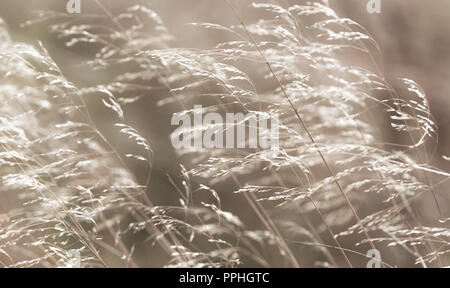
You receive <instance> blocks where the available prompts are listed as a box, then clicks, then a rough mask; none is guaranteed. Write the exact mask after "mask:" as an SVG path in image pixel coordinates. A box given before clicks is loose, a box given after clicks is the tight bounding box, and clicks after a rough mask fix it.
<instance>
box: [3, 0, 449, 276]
mask: <svg viewBox="0 0 450 288" xmlns="http://www.w3.org/2000/svg"><path fill="white" fill-rule="evenodd" d="M95 2H96V3H97V4H98V7H99V11H101V15H97V16H93V15H90V14H89V15H88V14H86V15H83V14H80V15H75V16H73V15H67V14H63V13H61V14H60V13H56V12H49V11H47V12H40V14H39V19H38V20H30V21H29V22H28V23H26V25H36V24H37V23H38V22H39V23H42V22H44V24H45V25H48V27H49V28H50V31H51V33H55V34H56V35H58V37H60V38H61V39H63V40H64V41H65V42H66V44H67V46H68V47H77V45H92V46H93V47H94V48H95V53H94V54H93V57H92V59H91V60H89V61H88V63H86V64H87V65H88V66H89V67H90V68H91V69H93V70H96V71H108V72H109V75H111V76H110V79H108V81H105V83H99V84H98V85H95V86H94V87H77V86H76V85H75V84H73V83H71V82H70V81H69V79H66V77H65V76H64V75H63V73H62V72H61V70H60V69H59V67H58V65H57V64H56V63H55V62H54V61H53V60H52V58H51V57H50V55H49V54H48V52H47V51H46V50H45V49H44V48H43V45H41V46H39V47H31V46H29V45H25V44H18V43H14V42H13V41H12V40H11V38H10V37H9V36H8V34H7V32H6V29H4V28H2V29H1V30H0V37H1V38H0V40H1V45H0V48H1V49H0V79H1V80H0V97H1V101H2V103H4V104H3V105H2V106H1V108H0V144H1V148H0V149H1V150H0V172H1V173H0V176H1V182H0V189H1V190H0V191H1V192H0V193H1V194H0V199H1V206H0V209H1V210H0V213H1V214H0V261H1V262H0V265H2V266H5V267H61V266H63V267H64V266H66V267H70V266H73V265H74V261H77V260H78V258H76V257H75V258H74V257H73V255H74V254H73V253H74V251H75V252H76V253H79V254H80V256H81V257H80V259H81V266H83V267H97V266H102V267H115V266H126V267H139V266H147V265H150V266H151V264H148V262H146V261H144V260H143V259H141V258H139V257H137V256H136V253H135V251H136V249H138V250H139V251H146V253H147V252H148V251H150V252H152V253H155V254H154V255H159V254H160V253H163V254H165V255H166V257H167V261H166V263H165V264H164V266H166V267H242V266H263V267H275V266H280V267H307V266H325V267H358V266H365V263H366V262H367V261H368V259H367V257H366V252H367V250H369V249H378V250H380V251H381V255H382V265H383V266H384V267H395V266H401V265H402V264H403V263H404V262H401V261H400V262H399V263H396V262H395V257H386V258H385V257H384V255H386V254H390V253H393V255H401V256H402V257H404V258H412V259H414V262H415V263H416V264H417V265H421V266H422V267H428V266H446V265H448V263H447V262H448V255H447V254H448V252H449V251H450V248H449V247H448V246H449V245H450V240H449V237H450V236H449V230H448V228H446V220H447V219H445V217H446V216H445V215H446V214H445V210H443V208H442V207H441V206H443V205H441V202H442V201H445V199H446V198H445V197H443V196H442V195H439V194H438V193H437V192H436V188H439V186H440V185H444V184H445V183H446V181H447V180H448V178H449V176H450V175H449V174H448V173H447V172H445V171H442V170H440V169H438V168H436V167H433V166H432V157H433V156H434V153H435V151H434V150H435V146H436V144H437V141H438V131H437V125H436V123H435V121H434V119H433V117H432V115H431V111H430V107H429V104H428V100H427V96H426V94H425V91H423V90H422V89H421V88H420V86H419V85H418V84H417V83H416V82H414V81H413V80H410V79H402V80H401V81H400V82H401V83H402V85H403V87H404V88H403V89H400V91H399V89H397V90H396V89H394V88H393V86H392V85H391V84H389V83H388V82H387V80H386V79H385V76H384V75H383V69H382V56H381V52H380V49H379V47H378V44H377V43H376V41H375V39H373V37H372V36H371V35H370V34H369V32H368V31H366V30H365V29H364V28H363V27H361V26H360V25H359V24H357V23H355V22H354V21H352V20H351V19H347V18H341V17H339V16H338V15H337V14H336V13H335V11H334V10H333V9H332V8H330V6H329V5H328V3H327V1H314V2H313V3H309V4H308V3H305V4H302V5H293V6H289V7H288V6H286V5H281V4H274V2H275V1H271V2H264V3H254V4H253V5H252V7H251V8H250V10H251V11H260V13H259V14H258V15H262V16H261V18H260V19H259V20H258V21H257V22H255V23H253V22H248V23H247V21H246V19H245V18H244V17H243V16H242V15H241V14H240V12H239V11H240V10H239V9H237V8H238V7H237V4H236V3H234V2H233V3H232V2H227V4H228V7H229V9H231V11H233V14H234V15H235V22H236V24H235V25H232V26H227V27H225V26H222V25H219V24H217V23H193V24H192V25H191V26H194V27H193V29H210V30H213V31H217V30H220V31H221V32H224V33H228V34H229V39H230V40H227V41H226V42H221V43H218V44H217V45H216V46H215V47H210V48H208V49H189V48H179V47H178V48H173V47H171V43H172V42H171V41H172V40H173V36H171V35H170V32H169V31H168V29H167V28H166V26H165V25H164V21H163V20H162V19H161V18H160V17H159V16H158V14H157V13H156V12H154V11H153V10H151V9H150V8H149V7H146V6H141V5H136V6H131V7H130V8H128V9H126V11H122V12H121V13H119V14H113V13H112V12H111V11H109V9H108V8H107V6H105V5H104V4H103V3H102V2H101V1H95ZM380 62H381V63H380ZM397 86H398V85H397ZM161 87H162V89H163V90H164V91H166V95H165V97H164V98H163V99H161V100H160V101H159V102H158V106H157V107H153V109H166V110H164V111H167V113H184V114H188V115H191V114H192V113H193V107H194V105H195V104H197V103H201V104H202V105H203V106H204V107H205V111H208V112H217V113H221V114H224V113H227V112H235V113H236V112H242V113H247V112H254V113H257V114H258V115H261V117H266V118H270V115H274V114H278V115H280V145H279V147H277V148H276V149H269V150H262V149H204V148H198V147H197V148H192V149H185V150H179V151H177V153H178V157H179V159H180V162H181V163H183V165H181V167H180V173H179V175H177V177H169V178H168V180H167V185H168V186H167V187H169V188H168V190H169V191H163V192H164V193H166V192H169V193H172V194H173V195H177V196H176V197H177V198H178V199H179V201H178V203H176V204H175V203H174V204H173V205H172V204H171V205H155V204H154V203H153V201H152V199H151V197H150V196H149V195H150V194H149V192H150V184H151V181H152V169H153V165H152V161H153V158H154V154H155V153H158V151H154V150H152V147H151V144H150V143H149V142H148V140H146V139H145V138H144V137H143V136H141V134H140V133H139V132H138V131H137V130H136V129H135V128H133V127H131V126H130V125H129V124H127V114H126V109H125V108H126V107H127V106H128V105H133V104H135V103H139V101H145V98H146V97H150V96H151V94H152V93H153V91H154V89H161ZM93 98H95V99H100V101H101V103H103V105H104V106H105V107H106V108H108V109H110V110H111V113H110V114H109V115H108V117H109V118H108V121H106V123H108V125H109V128H108V129H112V130H113V131H116V132H118V133H121V135H122V136H121V137H123V138H128V139H129V142H130V141H131V142H133V143H134V146H135V147H133V149H131V148H129V147H128V146H127V147H126V148H123V147H122V148H120V149H119V147H116V143H114V141H111V140H110V139H108V137H107V136H105V135H104V132H103V131H101V129H99V128H98V127H97V126H98V125H97V124H96V120H95V118H96V117H95V116H93V115H92V114H93V113H95V111H93V109H92V108H91V107H89V103H91V102H92V99H93ZM143 121H145V120H144V119H143ZM213 128H214V127H193V128H192V129H191V130H190V131H185V132H186V133H185V134H184V137H194V136H195V135H196V133H198V132H199V131H204V130H208V129H213ZM114 129H115V130H114ZM386 131H390V132H391V133H395V134H396V135H398V137H397V138H396V139H400V140H399V141H398V143H391V142H387V141H386V140H385V136H384V134H383V133H386ZM260 132H262V133H263V134H264V133H265V135H270V134H268V132H267V131H260ZM176 136H179V135H176ZM150 140H151V139H150ZM123 141H125V140H123ZM116 142H118V143H121V141H116ZM169 142H170V139H167V143H169ZM122 143H123V142H122ZM127 143H128V142H127ZM167 145H170V144H167ZM127 149H130V150H131V151H125V152H123V151H124V150H127ZM127 158H129V159H134V160H135V161H138V162H142V163H144V164H145V165H143V166H139V167H145V168H142V169H145V172H144V173H142V171H140V173H139V174H145V175H146V177H144V179H139V178H140V177H138V176H137V175H136V173H135V172H134V171H133V170H132V169H130V167H129V165H128V162H127V160H126V159H127ZM185 167H186V168H185ZM180 175H181V176H180ZM178 176H179V177H178ZM163 192H161V193H163ZM427 199H428V200H429V199H432V202H433V208H432V214H433V215H432V218H433V219H434V221H433V223H427V224H425V223H424V219H423V218H422V215H421V213H420V211H419V210H420V207H421V204H422V203H423V202H424V201H428V200H427ZM232 203H234V204H232ZM237 203H238V204H237ZM235 204H236V205H238V206H239V207H240V209H243V210H245V211H242V210H239V209H235V207H234V206H235ZM241 207H246V208H241ZM427 222H429V221H427ZM142 235H145V236H144V239H145V240H142V237H141V236H142ZM148 243H151V244H156V246H155V247H153V245H148ZM158 253H159V254H158Z"/></svg>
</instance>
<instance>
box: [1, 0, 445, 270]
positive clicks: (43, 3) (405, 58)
mask: <svg viewBox="0 0 450 288" xmlns="http://www.w3.org/2000/svg"><path fill="white" fill-rule="evenodd" d="M81 2H82V13H93V14H94V13H102V12H101V11H100V10H99V8H98V6H97V5H96V4H95V3H94V1H91V0H81ZM136 2H141V3H143V4H146V5H148V6H149V7H151V8H152V9H153V10H154V11H155V12H157V13H158V14H159V15H160V16H161V18H162V20H163V21H164V22H165V24H166V26H167V27H168V29H169V32H170V33H172V35H173V36H174V40H173V42H172V45H171V46H172V47H192V48H208V47H212V46H213V45H215V44H217V43H218V42H221V41H223V40H226V39H227V38H226V37H229V35H227V34H226V33H217V32H216V31H215V32H214V33H213V32H212V31H208V30H205V29H196V28H194V27H190V26H189V25H186V24H188V23H192V22H212V23H218V24H222V25H225V26H227V25H233V24H235V25H238V24H239V22H238V21H237V20H236V18H235V16H234V15H233V13H232V11H231V10H230V9H229V6H228V5H227V4H226V3H225V1H223V0H142V1H136V0H107V1H103V3H104V4H105V5H106V6H108V9H110V10H111V11H113V12H114V11H120V10H121V9H123V8H124V7H129V6H130V5H132V4H135V3H136ZM251 2H252V1H248V0H240V1H238V2H237V3H238V5H239V9H240V10H241V11H240V12H241V13H242V15H244V17H245V18H246V19H247V21H249V22H250V21H252V20H254V19H257V18H258V16H259V15H257V14H255V13H254V11H252V10H251V9H248V7H249V6H250V3H251ZM66 3H67V1H65V0H2V1H0V18H2V19H4V20H5V22H6V23H7V25H8V28H9V32H10V34H11V36H12V38H13V39H14V40H15V41H22V42H27V43H30V44H32V45H36V44H37V41H41V42H42V43H43V46H44V47H45V48H46V49H48V51H49V53H50V55H51V56H52V57H53V58H54V60H55V62H56V63H57V64H58V65H59V66H60V67H61V69H62V71H63V72H64V74H65V75H66V76H67V78H68V79H70V80H71V81H72V82H74V83H75V84H77V85H78V86H80V87H87V86H90V85H95V84H98V83H103V82H104V81H106V80H107V79H108V78H109V75H108V71H104V72H92V71H90V70H86V68H85V67H84V66H83V65H80V63H83V62H85V61H87V60H88V59H90V56H91V54H92V51H91V50H90V49H89V47H73V48H67V47H65V45H64V43H63V41H62V40H61V39H59V38H57V37H56V36H55V35H52V34H51V33H49V31H48V29H47V26H46V25H33V26H28V27H22V26H21V24H23V23H24V22H26V21H27V20H29V19H34V17H35V16H33V15H32V14H31V13H32V12H33V11H36V10H53V11H59V12H63V13H64V12H65V7H66ZM281 3H284V5H287V4H301V3H304V1H301V0H281ZM366 4H367V1H366V0H330V5H331V6H332V7H333V8H334V9H335V10H336V11H337V13H338V15H340V16H342V17H347V18H351V19H353V20H355V21H356V22H358V23H360V24H361V25H362V26H364V27H365V28H366V29H367V30H368V31H369V32H370V33H371V34H372V36H373V38H374V39H375V40H376V41H377V42H378V45H379V46H380V48H381V52H382V55H383V59H379V61H380V63H381V64H382V65H383V67H384V72H385V75H386V78H387V80H388V82H391V83H393V85H394V87H395V83H396V81H397V78H399V77H407V78H411V79H413V80H415V81H416V82H417V83H419V84H420V85H421V86H422V88H423V89H424V90H425V91H426V93H427V95H428V100H429V102H430V104H431V110H432V114H433V116H434V117H435V119H436V122H437V124H438V127H439V137H440V138H439V143H438V148H437V150H436V153H435V155H434V158H433V160H432V162H433V164H434V165H435V166H437V167H439V168H441V169H443V170H446V171H449V170H450V162H449V161H443V159H442V155H447V156H450V126H449V125H450V113H449V111H450V97H449V95H448V93H449V92H448V91H450V13H449V11H450V1H448V0H432V1H423V0H381V10H382V11H381V13H380V14H369V13H368V12H367V10H366ZM166 96H167V91H157V92H154V93H152V94H151V95H149V97H145V99H143V100H141V101H139V102H138V103H136V104H134V105H129V106H127V108H126V111H125V115H126V117H127V120H128V122H129V123H130V124H131V125H132V126H134V127H135V128H137V129H138V130H139V131H140V132H141V133H142V134H143V136H145V137H146V138H147V139H149V141H150V143H151V144H152V147H153V150H154V151H157V153H155V159H154V172H153V177H152V181H151V189H150V191H149V193H150V194H151V197H152V198H153V199H154V200H155V202H156V203H162V204H168V203H173V202H174V201H176V200H177V199H176V194H175V193H173V194H172V193H169V192H168V191H170V190H171V188H170V187H169V186H170V185H168V181H167V175H172V176H173V177H175V178H176V177H178V174H179V164H180V163H179V159H178V157H177V156H176V154H175V152H174V151H173V150H172V148H171V145H170V144H169V143H170V142H169V135H170V132H171V127H170V126H169V125H168V124H169V123H170V116H171V113H168V111H167V110H165V109H166V108H156V103H157V101H158V100H161V99H163V98H164V97H166ZM93 107H96V106H95V105H94V106H93ZM94 114H95V115H96V118H97V121H99V122H102V121H106V120H105V117H108V116H107V115H104V114H103V112H102V110H100V108H99V110H98V111H95V113H94ZM100 126H101V125H100ZM385 137H386V138H387V139H390V138H392V137H394V136H393V135H385ZM131 165H135V166H134V170H135V172H136V174H137V175H139V173H141V170H142V169H140V168H142V167H140V166H138V164H134V163H133V164H131ZM444 186H445V185H444ZM439 193H440V197H441V200H443V201H446V200H448V197H447V196H446V194H448V189H447V188H446V187H442V185H441V186H440V189H439ZM224 201H225V203H224V205H227V201H228V203H234V209H236V210H239V204H236V203H235V202H233V199H232V197H231V198H230V199H225V200H224ZM431 201H432V200H431V199H430V204H427V203H426V202H425V204H423V205H433V204H432V203H431ZM447 203H448V201H447ZM443 206H444V207H445V208H447V211H448V204H447V206H446V205H443ZM244 209H245V208H244ZM139 257H142V258H145V257H146V255H145V253H143V254H142V255H141V256H139ZM161 257H162V258H161V262H162V263H163V262H164V259H163V257H164V256H163V255H161ZM392 257H395V256H392ZM412 261H413V260H412V259H411V258H407V257H406V258H405V260H404V264H405V265H410V264H411V263H412ZM151 265H155V266H158V262H157V261H156V262H152V264H151Z"/></svg>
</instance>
